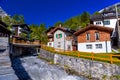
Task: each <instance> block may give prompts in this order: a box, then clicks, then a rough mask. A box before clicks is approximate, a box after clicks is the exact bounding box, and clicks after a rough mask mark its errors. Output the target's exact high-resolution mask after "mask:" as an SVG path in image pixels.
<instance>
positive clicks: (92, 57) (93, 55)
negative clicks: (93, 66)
mask: <svg viewBox="0 0 120 80" xmlns="http://www.w3.org/2000/svg"><path fill="white" fill-rule="evenodd" d="M93 59H94V53H93V52H92V60H93Z"/></svg>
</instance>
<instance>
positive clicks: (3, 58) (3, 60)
mask: <svg viewBox="0 0 120 80" xmlns="http://www.w3.org/2000/svg"><path fill="white" fill-rule="evenodd" d="M0 80H19V79H18V77H17V76H16V74H15V71H14V70H13V68H12V67H11V61H10V57H9V52H8V50H5V51H0Z"/></svg>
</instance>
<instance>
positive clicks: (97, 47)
mask: <svg viewBox="0 0 120 80" xmlns="http://www.w3.org/2000/svg"><path fill="white" fill-rule="evenodd" d="M95 46H96V49H102V48H103V46H102V44H95Z"/></svg>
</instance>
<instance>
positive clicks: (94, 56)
mask: <svg viewBox="0 0 120 80" xmlns="http://www.w3.org/2000/svg"><path fill="white" fill-rule="evenodd" d="M42 48H44V49H46V50H48V51H52V52H55V53H56V52H57V53H58V54H63V55H68V56H75V57H79V58H80V57H81V58H87V59H91V60H98V61H103V62H109V63H111V64H113V63H115V62H117V63H119V62H120V54H119V53H116V54H113V53H86V52H79V51H64V50H61V49H54V48H51V47H49V48H48V47H46V46H42Z"/></svg>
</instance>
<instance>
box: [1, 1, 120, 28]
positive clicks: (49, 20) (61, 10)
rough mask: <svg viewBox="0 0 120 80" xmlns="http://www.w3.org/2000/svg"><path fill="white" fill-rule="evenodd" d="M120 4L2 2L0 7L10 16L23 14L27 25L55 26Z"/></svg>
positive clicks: (97, 2) (100, 2)
mask: <svg viewBox="0 0 120 80" xmlns="http://www.w3.org/2000/svg"><path fill="white" fill-rule="evenodd" d="M117 2H120V1H119V0H0V6H1V7H2V8H3V9H4V10H5V11H6V12H7V13H8V14H9V15H11V16H12V15H14V14H22V15H23V16H24V17H25V21H26V23H27V24H38V25H39V24H41V23H44V24H46V26H53V25H54V23H55V22H57V21H62V22H64V21H65V20H67V19H69V18H70V17H73V16H76V15H79V14H81V13H82V12H83V11H88V12H89V13H90V14H92V13H94V12H95V11H99V10H100V9H102V8H104V7H107V6H109V5H112V4H114V3H117Z"/></svg>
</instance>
